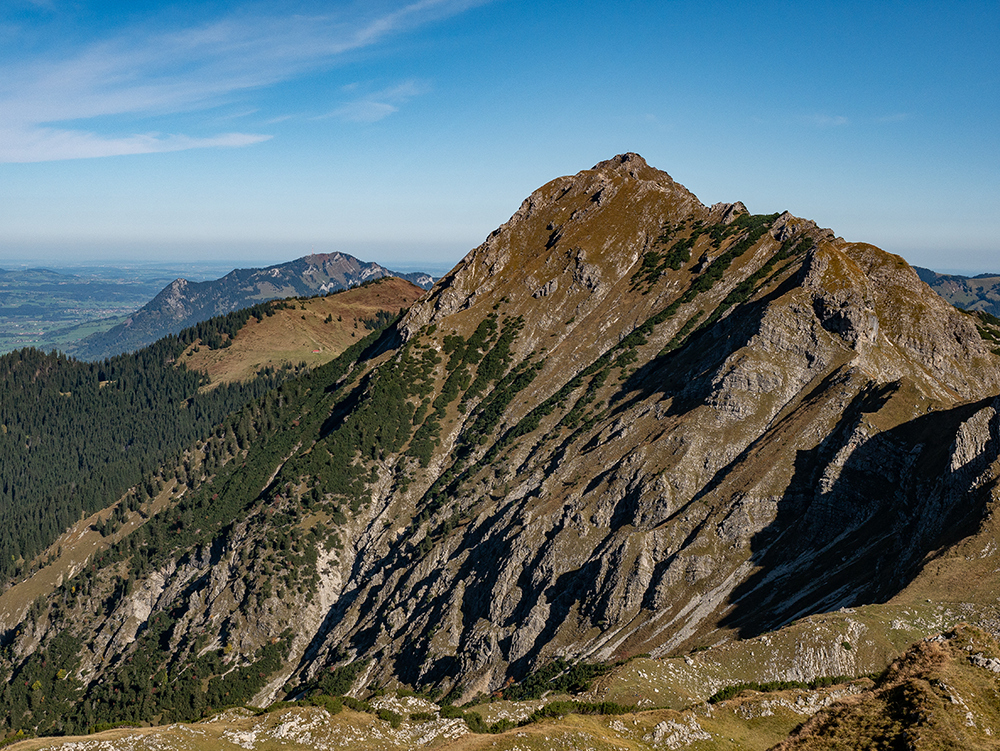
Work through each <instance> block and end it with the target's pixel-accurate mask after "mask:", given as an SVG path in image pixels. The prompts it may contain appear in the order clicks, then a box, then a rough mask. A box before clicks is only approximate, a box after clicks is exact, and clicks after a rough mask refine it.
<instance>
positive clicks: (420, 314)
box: [21, 154, 1000, 701]
mask: <svg viewBox="0 0 1000 751" xmlns="http://www.w3.org/2000/svg"><path fill="white" fill-rule="evenodd" d="M977 321H978V319H977V320H976V321H974V320H972V319H971V318H970V317H969V316H967V315H966V314H963V313H962V312H960V311H957V310H956V309H954V308H952V307H951V306H950V305H948V304H947V303H946V302H944V301H943V300H941V299H940V298H938V297H937V296H935V295H933V294H931V293H930V292H929V290H928V289H927V287H926V286H925V285H924V284H923V283H922V282H921V281H920V280H919V278H918V277H917V275H916V274H915V272H914V271H913V270H912V269H911V268H910V267H909V266H908V265H907V264H906V262H905V261H904V260H903V259H901V258H899V257H897V256H892V255H890V254H887V253H884V252H883V251H880V250H879V249H877V248H875V247H872V246H870V245H865V244H858V243H846V242H844V241H842V240H839V239H836V238H835V237H834V235H833V233H832V232H830V231H829V230H824V229H820V228H819V227H817V226H816V225H815V224H814V223H812V222H809V221H807V220H803V219H799V218H796V217H794V216H792V215H790V214H788V213H783V214H772V215H766V216H759V215H751V214H749V212H748V211H747V210H746V208H745V207H744V206H743V205H742V204H741V203H733V204H717V205H715V206H712V207H706V206H704V205H702V204H701V203H700V202H699V201H698V200H697V199H696V198H695V197H694V196H693V195H692V194H691V193H690V192H688V191H687V190H686V189H685V188H684V187H683V186H681V185H679V184H678V183H676V182H675V181H674V180H673V179H671V178H670V177H669V176H668V175H667V174H666V173H663V172H660V171H658V170H655V169H653V168H651V167H649V166H648V165H647V164H646V163H645V162H644V161H643V160H642V159H641V157H638V156H637V155H634V154H625V155H622V156H619V157H616V158H614V159H612V160H608V161H606V162H602V163H600V164H598V165H596V166H595V167H594V168H593V169H590V170H586V171H584V172H581V173H579V174H577V175H575V176H572V177H564V178H559V179H557V180H554V181H552V182H550V183H548V184H547V185H545V186H543V187H542V188H540V189H539V190H538V191H536V192H535V193H533V194H532V195H531V196H530V197H529V198H528V199H527V200H526V201H525V202H524V203H523V204H522V206H521V207H520V209H519V210H518V211H517V212H516V213H515V215H514V216H513V217H512V218H511V219H510V221H508V222H507V223H506V224H505V225H503V226H502V227H500V228H499V229H497V230H496V231H495V232H494V233H492V234H491V235H490V237H489V238H488V239H487V240H486V242H484V243H483V244H482V245H481V246H480V247H478V248H476V249H475V250H473V251H472V252H471V253H470V254H469V255H468V256H467V257H466V258H465V259H464V260H463V261H462V262H461V263H460V264H459V265H458V266H457V267H456V268H455V269H454V270H452V271H451V272H450V273H449V274H448V275H446V276H445V277H444V278H443V279H441V280H440V281H439V282H438V283H437V284H436V285H435V286H434V288H433V289H432V290H431V291H430V293H429V294H428V295H427V296H426V297H425V298H423V299H422V300H421V301H419V302H418V303H417V304H416V305H414V306H413V307H412V308H411V309H410V311H409V312H408V313H407V314H406V316H405V317H404V318H403V319H402V321H401V322H400V323H399V324H398V325H397V327H396V328H395V329H394V330H393V331H390V332H388V333H387V334H386V335H385V336H384V337H383V338H382V340H381V341H380V342H379V343H378V344H377V345H375V346H374V347H373V348H371V349H370V350H369V351H368V354H367V355H365V356H364V357H362V358H361V359H359V360H358V361H357V363H356V364H355V365H354V366H353V369H352V370H351V372H350V373H348V374H347V375H343V371H336V373H334V374H332V375H330V376H329V379H328V381H327V382H321V380H316V381H313V382H310V383H307V384H304V385H303V386H302V387H300V389H299V391H298V392H297V393H292V392H288V393H287V394H286V395H285V396H284V397H283V399H284V401H281V402H280V404H279V405H278V407H276V409H280V408H284V409H288V410H292V412H289V413H278V414H279V416H280V414H287V418H288V419H289V420H291V419H292V418H294V426H295V427H294V429H293V428H292V427H291V425H290V424H288V425H286V432H285V433H284V434H282V435H284V436H285V437H284V438H282V439H281V440H283V441H285V442H284V443H280V442H276V441H278V439H273V440H271V441H270V443H269V442H268V440H270V439H267V437H266V436H262V437H261V439H260V440H259V441H258V442H257V444H256V445H254V446H251V447H250V448H247V449H245V450H244V451H243V453H242V454H240V455H239V457H238V461H242V462H245V463H246V466H251V465H254V466H256V465H260V466H261V467H263V466H265V465H266V472H265V471H264V470H261V472H262V475H261V476H262V477H264V480H263V481H261V480H256V481H254V482H253V483H249V482H243V484H242V485H240V484H239V482H240V481H238V480H235V479H234V480H230V481H227V482H228V483H229V484H228V485H224V486H222V490H219V486H218V485H217V486H216V487H215V488H214V489H213V488H212V487H208V486H207V485H206V487H205V488H203V489H202V490H200V491H199V492H201V493H203V494H204V497H205V498H206V499H209V498H213V496H212V493H213V492H214V493H215V494H216V495H215V498H219V494H220V493H221V496H222V500H220V501H214V502H216V503H222V502H223V501H226V502H228V501H227V500H226V499H228V498H229V497H230V495H227V493H230V489H231V488H233V487H236V486H239V487H240V488H242V490H240V491H239V492H240V493H242V494H243V496H241V497H243V498H244V499H245V500H244V501H243V503H244V507H245V508H247V509H250V511H249V512H247V513H246V514H245V515H244V516H242V517H241V518H240V519H238V520H236V521H235V522H234V523H232V524H227V525H223V524H220V525H219V530H218V531H217V532H213V533H212V535H211V539H210V540H209V541H207V542H205V543H204V544H202V545H201V546H200V547H195V548H190V549H187V550H186V552H185V551H180V552H179V553H178V554H177V556H176V558H175V559H174V560H173V561H171V562H170V563H168V564H165V565H160V566H159V567H158V568H156V570H155V571H151V572H145V573H143V574H142V578H141V579H140V580H139V581H136V582H135V583H134V586H132V587H131V590H130V594H128V595H127V596H124V597H122V598H120V599H119V600H117V601H116V602H117V604H113V607H112V611H111V613H110V615H105V616H102V617H103V620H98V621H95V622H94V623H92V624H87V625H86V626H81V627H80V628H82V630H83V631H84V632H85V638H86V639H90V640H91V641H92V643H93V644H94V645H95V647H94V649H93V652H92V656H91V657H89V658H88V660H87V661H86V665H87V668H88V669H89V670H90V671H92V672H90V673H88V674H87V675H89V676H91V678H90V680H93V677H94V676H100V675H110V674H111V673H113V672H114V670H115V669H116V668H114V667H113V666H114V664H115V661H116V660H121V659H124V657H125V656H127V655H128V654H130V650H133V649H135V647H134V646H133V645H134V644H135V643H136V642H135V640H136V639H137V638H139V637H141V634H142V632H143V630H144V629H147V628H149V626H148V624H149V623H150V622H151V619H152V618H154V617H155V614H156V613H157V612H170V613H172V614H174V615H173V616H172V617H173V618H174V621H173V622H174V624H175V625H173V626H172V629H173V630H172V631H171V632H170V636H169V638H168V640H167V641H168V643H169V644H170V645H172V646H173V647H175V648H176V647H178V645H185V644H187V645H190V644H194V645H195V646H194V647H191V646H189V647H186V648H188V649H190V650H191V651H190V654H191V655H196V654H199V652H198V650H202V652H201V653H204V652H205V650H210V649H218V648H221V647H223V646H227V647H228V648H232V652H231V653H229V652H227V653H226V655H227V656H226V657H225V660H226V663H227V664H232V665H237V664H240V661H241V660H243V661H244V662H245V661H249V660H251V659H253V655H254V654H255V650H257V649H258V648H260V647H261V645H265V644H267V643H268V641H269V640H272V639H273V640H276V639H278V638H279V637H280V636H281V635H282V634H285V633H286V631H285V629H286V628H289V627H290V628H291V635H290V636H286V637H283V638H286V639H287V643H288V645H289V646H288V649H289V652H288V657H287V658H286V659H285V661H284V667H282V668H280V669H277V670H275V671H273V673H271V674H270V676H269V679H268V682H267V684H266V686H264V687H263V688H260V690H259V693H258V696H257V697H256V698H257V700H258V701H264V700H267V699H270V698H273V697H274V696H277V695H281V694H282V693H283V692H284V691H285V690H289V691H293V692H294V690H295V687H296V686H302V685H309V682H310V681H316V680H319V679H320V678H321V677H322V675H323V674H324V673H326V672H327V671H328V669H329V668H330V667H332V666H337V665H344V664H348V663H351V662H352V661H353V662H355V663H357V661H359V660H362V659H368V660H370V662H368V663H366V667H365V669H364V671H363V672H362V673H361V674H360V676H359V678H358V683H357V684H356V685H361V684H363V683H368V684H370V685H376V684H381V683H384V682H386V681H399V682H402V683H406V684H409V685H411V686H422V687H435V688H437V689H439V690H442V691H453V692H455V693H456V695H465V696H471V695H474V694H476V693H478V692H484V691H494V690H497V689H498V688H500V687H502V686H503V685H504V683H505V682H506V681H507V680H508V679H509V678H512V677H513V678H520V677H522V676H523V675H525V674H526V673H527V672H528V671H530V670H532V669H534V668H537V667H538V666H540V665H543V664H545V663H546V662H548V661H550V660H552V659H553V658H556V657H560V656H561V657H568V658H574V659H585V660H588V661H608V660H614V659H617V658H620V657H625V656H630V655H635V654H639V653H650V654H652V655H653V656H654V657H659V656H664V655H667V654H670V653H674V652H676V651H678V650H684V649H687V648H690V647H693V646H696V645H703V644H716V643H722V642H726V641H730V640H733V639H737V638H741V637H752V636H755V635H758V634H761V633H763V632H765V631H768V630H771V629H775V628H778V627H781V626H783V625H785V624H788V623H790V622H792V621H794V620H795V619H799V618H803V617H805V616H809V615H813V614H817V613H822V612H827V611H832V610H836V609H838V608H841V607H845V606H857V605H863V604H865V603H874V602H883V601H885V600H887V599H889V598H891V597H892V596H894V595H895V594H897V593H898V592H900V591H901V590H902V589H904V588H905V587H906V586H907V585H908V584H910V583H911V582H912V581H913V580H914V577H915V576H917V575H918V573H919V572H920V571H921V568H922V566H924V564H925V562H926V560H927V559H928V556H930V555H931V554H932V553H934V552H935V551H941V550H943V549H946V548H947V547H948V546H949V545H952V544H955V543H958V542H959V541H961V540H962V539H963V538H965V537H967V536H968V535H971V534H973V533H975V532H976V530H977V529H979V527H980V525H981V524H983V523H984V522H983V520H984V519H985V518H986V516H987V508H988V507H989V506H990V504H992V503H993V502H994V499H993V497H992V495H991V494H992V493H993V492H994V490H993V488H994V485H995V482H996V478H997V476H998V470H1000V467H998V466H997V462H996V458H997V454H998V445H1000V444H998V440H1000V418H998V415H997V410H998V409H1000V403H998V402H997V395H998V394H1000V357H998V356H997V355H996V354H994V353H993V352H991V350H990V348H989V347H988V346H987V345H986V344H985V343H984V341H983V339H982V335H981V333H980V330H979V329H978V328H977V326H979V325H980V323H977ZM321 376H322V374H317V376H316V378H321ZM297 399H298V401H296V400H297ZM309 400H311V401H309ZM282 405H285V406H282ZM287 405H291V406H287ZM279 446H280V447H281V448H280V449H279ZM231 466H232V465H231ZM220 476H221V474H220ZM235 476H236V475H234V477H235ZM211 479H212V478H211V477H206V478H205V480H206V482H207V481H209V480H211ZM216 482H221V481H216ZM234 483H235V485H234ZM227 488H228V489H227ZM190 492H192V493H193V492H194V490H193V489H191V490H190ZM236 492H237V491H235V490H232V491H231V493H236ZM258 493H259V495H257V494H258ZM192 497H194V498H197V497H198V496H196V495H195V496H192ZM233 497H235V496H233ZM192 503H194V501H192ZM211 503H212V501H208V500H206V501H205V507H206V508H209V507H210V506H211ZM234 503H235V501H234ZM206 513H210V512H206ZM275 514H279V515H283V516H281V518H282V519H285V520H286V521H285V522H284V523H285V524H289V525H291V526H292V527H293V528H294V529H296V530H299V532H302V533H303V534H305V533H308V532H310V531H312V532H314V531H315V530H316V529H317V528H318V527H317V525H318V524H320V523H322V524H323V525H324V529H325V528H326V526H329V527H331V528H335V529H336V534H335V536H334V537H335V543H336V544H333V543H330V542H329V540H330V539H332V538H325V539H326V541H325V542H324V541H323V540H320V541H317V540H316V535H315V534H314V535H313V536H312V537H309V536H308V535H306V536H304V537H302V538H300V540H301V541H300V542H295V543H294V544H293V547H292V550H293V551H301V554H302V556H303V560H304V561H306V563H304V564H302V565H303V566H304V568H298V569H296V572H297V573H296V574H295V576H296V577H305V578H306V579H308V580H309V581H311V582H312V584H311V585H310V586H309V587H306V588H303V587H302V585H301V581H302V579H298V580H296V581H290V580H289V578H288V576H289V575H288V573H287V572H288V571H290V570H291V569H288V568H285V569H282V567H281V566H280V565H276V563H275V558H274V555H273V553H269V552H268V550H267V547H266V545H264V544H263V543H264V542H265V541H266V540H268V539H270V537H269V535H271V530H273V529H274V525H275V522H273V519H274V518H275V516H274V515H275ZM178 518H180V517H178ZM155 519H156V517H154V520H155ZM196 522H197V520H195V522H193V523H196ZM198 531H199V533H203V529H201V528H199V530H198ZM206 539H207V538H206ZM300 545H301V547H299V546H300ZM309 551H312V552H311V553H310V552H309ZM296 554H298V553H296ZM282 560H284V559H282ZM282 571H284V572H285V573H282ZM281 576H283V577H284V578H283V579H281V581H282V582H283V585H282V586H280V587H279V586H274V587H271V586H268V587H267V588H266V589H265V588H264V587H263V586H262V585H261V584H260V582H262V581H265V582H266V581H278V579H277V578H276V577H281ZM297 584H298V587H297V589H296V585H297ZM297 592H299V593H298V594H297ZM164 638H167V637H164ZM25 639H26V637H25ZM199 639H200V641H199ZM28 643H29V642H28V641H27V640H25V641H23V642H22V646H21V648H22V649H26V648H27V645H28ZM32 643H35V642H32ZM831 659H832V658H831ZM837 659H841V658H840V657H838V658H837ZM810 660H812V658H810ZM792 662H794V657H790V658H789V660H788V661H785V663H783V664H784V667H782V668H781V670H783V671H785V673H784V674H787V675H795V676H797V677H801V678H810V677H815V676H813V675H810V674H809V673H810V671H811V670H824V669H829V668H830V666H831V665H833V666H834V667H836V666H837V665H839V663H836V664H834V663H835V662H836V660H834V661H833V662H831V661H830V660H825V661H824V660H820V661H819V662H817V661H816V660H812V662H814V663H815V665H814V667H813V668H809V667H808V666H806V662H808V660H807V661H806V662H803V663H802V664H801V665H799V666H798V667H795V666H793V665H791V663H792ZM820 663H822V664H820ZM810 664H812V663H810ZM851 664H852V665H853V664H854V663H853V662H852V663H851ZM859 664H860V663H859ZM109 671H110V672H109Z"/></svg>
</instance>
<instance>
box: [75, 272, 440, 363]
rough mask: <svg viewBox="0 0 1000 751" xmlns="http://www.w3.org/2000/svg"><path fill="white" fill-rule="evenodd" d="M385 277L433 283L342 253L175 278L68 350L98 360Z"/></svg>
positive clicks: (424, 278) (79, 356) (87, 358)
mask: <svg viewBox="0 0 1000 751" xmlns="http://www.w3.org/2000/svg"><path fill="white" fill-rule="evenodd" d="M387 276H395V277H400V278H403V279H406V280H407V281H410V282H411V283H413V284H416V285H418V286H421V287H423V288H424V289H427V288H429V287H430V285H431V284H432V283H433V280H432V279H431V277H430V276H428V275H427V274H420V273H412V274H397V273H396V272H393V271H389V270H388V269H386V268H384V267H382V266H380V265H378V264H377V263H368V262H365V261H360V260H358V259H357V258H355V257H354V256H350V255H347V254H346V253H319V254H314V255H309V256H304V257H303V258H299V259H296V260H294V261H289V262H288V263H282V264H277V265H275V266H269V267H267V268H265V269H235V270H234V271H231V272H230V273H228V274H226V275H225V276H224V277H222V278H221V279H216V280H213V281H208V282H189V281H187V280H186V279H177V280H175V281H173V282H171V283H170V284H169V285H167V286H166V287H165V288H164V289H163V290H162V291H160V293H159V294H157V295H156V297H154V298H153V299H152V300H151V301H150V302H148V303H147V304H146V305H144V306H143V307H142V308H140V309H139V310H137V311H136V312H135V313H133V314H132V315H131V316H129V318H128V319H127V320H126V321H125V322H124V323H122V324H120V325H118V326H115V327H114V328H112V329H110V330H109V331H106V332H100V333H97V334H93V335H91V336H88V337H86V338H84V339H82V340H81V341H79V342H77V343H75V344H73V345H72V346H71V347H69V348H68V349H67V352H68V354H71V355H73V356H74V357H77V358H80V359H83V360H100V359H102V358H105V357H109V356H111V355H116V354H119V353H122V352H133V351H135V350H138V349H140V348H142V347H145V346H147V345H149V344H151V343H153V342H155V341H156V340H157V339H160V338H161V337H164V336H167V335H168V334H176V333H179V332H180V331H182V330H183V329H186V328H188V327H191V326H194V325H196V324H197V323H199V322H200V321H204V320H207V319H209V318H212V317H213V316H220V315H225V314H227V313H231V312H233V311H236V310H242V309H244V308H248V307H250V306H252V305H255V304H257V303H260V302H263V301H266V300H276V299H281V298H287V297H303V296H305V297H309V296H315V295H321V294H326V293H328V292H332V291H335V290H342V289H348V288H350V287H353V286H357V285H359V284H362V283H363V282H366V281H371V280H374V279H380V278H384V277H387Z"/></svg>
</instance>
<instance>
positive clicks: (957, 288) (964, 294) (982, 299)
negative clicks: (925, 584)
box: [913, 266, 1000, 316]
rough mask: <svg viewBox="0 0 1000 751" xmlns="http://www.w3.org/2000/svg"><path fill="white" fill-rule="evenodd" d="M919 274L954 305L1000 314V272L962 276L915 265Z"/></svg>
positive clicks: (914, 268)
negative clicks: (941, 272) (940, 272)
mask: <svg viewBox="0 0 1000 751" xmlns="http://www.w3.org/2000/svg"><path fill="white" fill-rule="evenodd" d="M913 270H914V271H916V272H917V276H919V277H920V279H921V280H922V281H924V282H926V283H927V284H928V285H930V288H931V289H932V290H934V291H935V292H937V293H938V294H939V295H941V297H943V298H944V299H945V300H947V301H948V302H950V303H951V304H952V305H954V306H955V307H958V308H962V309H963V310H980V311H982V312H984V313H989V314H990V315H994V316H1000V273H996V274H979V275H977V276H971V277H970V276H961V275H959V274H939V273H938V272H936V271H931V270H930V269H923V268H920V267H919V266H914V267H913Z"/></svg>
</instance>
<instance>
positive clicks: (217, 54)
mask: <svg viewBox="0 0 1000 751" xmlns="http://www.w3.org/2000/svg"><path fill="white" fill-rule="evenodd" d="M487 1H488V0H417V1H416V2H410V3H407V4H405V5H397V7H395V8H390V9H388V10H382V11H381V12H380V13H373V12H370V11H368V12H366V11H356V12H355V13H354V14H353V15H351V14H348V13H345V12H340V13H333V14H325V15H287V16H274V15H270V16H268V15H259V14H257V15H255V14H254V13H253V12H252V11H249V10H247V11H244V12H243V13H242V14H235V13H234V14H231V15H229V16H227V17H224V18H218V19H215V20H213V21H211V22H208V23H203V24H201V25H199V26H196V27H191V28H181V29H173V30H169V31H152V32H151V31H144V30H142V29H131V30H129V33H127V34H126V33H123V34H119V35H117V36H115V37H113V38H109V39H104V40H101V41H96V42H93V43H91V44H89V45H86V46H83V47H78V48H76V49H74V50H72V51H71V52H69V53H68V54H67V53H64V52H53V53H51V54H50V55H48V56H47V57H44V58H36V59H30V60H22V59H17V58H16V56H8V59H9V60H10V61H9V62H2V61H0V134H2V135H0V137H2V138H3V143H2V144H0V161H6V162H27V161H47V160H57V159H74V158H86V157H95V156H110V155H114V154H135V153H149V152H153V151H176V150H179V149H187V148H205V147H218V146H242V145H247V144H251V143H258V142H260V141H262V140H266V139H267V138H268V137H269V136H267V135H261V134H250V133H229V134H216V135H211V136H207V137H194V136H184V135H172V136H158V135H144V134H134V135H129V136H126V137H119V136H111V135H106V134H102V133H101V130H100V128H99V127H96V126H94V125H90V126H89V127H87V125H86V124H85V123H82V122H80V121H86V120H90V119H93V118H100V117H109V116H111V117H115V118H117V120H118V122H117V123H116V130H118V131H120V130H121V127H122V126H121V121H122V119H126V120H127V119H128V118H130V117H132V118H139V117H144V116H149V115H162V114H168V113H178V112H192V111H197V110H201V109H205V108H209V107H213V106H216V105H218V104H221V103H224V102H227V101H230V100H232V99H233V98H234V97H235V96H237V95H238V94H241V93H244V92H247V91H250V90H254V89H261V88H264V87H267V86H271V85H273V84H276V83H278V82H281V81H285V80H289V79H291V78H294V77H295V76H297V75H301V74H303V73H305V72H308V71H311V70H316V69H318V68H321V67H324V66H329V65H331V64H332V63H334V62H335V61H336V59H337V58H338V57H339V56H342V55H344V54H345V53H348V52H351V51H353V50H358V49H362V48H365V47H370V46H372V45H375V44H378V43H379V42H381V41H383V40H385V39H387V38H388V37H390V36H392V35H394V34H399V33H403V32H406V31H408V30H411V29H414V28H416V27H418V26H420V25H423V24H426V23H429V22H431V21H434V20H438V19H441V18H445V17H448V16H451V15H454V14H457V13H460V12H462V11H464V10H466V9H468V8H470V7H472V6H475V5H480V4H483V3H484V2H487ZM404 86H405V85H404ZM377 94H378V95H369V96H366V97H362V98H358V99H356V100H354V101H351V102H348V103H345V104H344V105H343V106H342V108H341V109H342V112H341V113H340V114H339V116H340V117H342V118H344V119H354V120H356V121H367V122H371V121H373V120H377V119H380V118H381V117H385V116H386V115H387V114H391V112H393V111H395V110H396V109H398V106H399V105H400V104H401V103H403V102H405V101H407V100H408V99H409V98H411V97H412V96H414V95H415V94H413V93H410V94H407V93H406V92H405V91H397V92H395V93H393V92H392V90H385V91H383V92H378V93H377Z"/></svg>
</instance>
